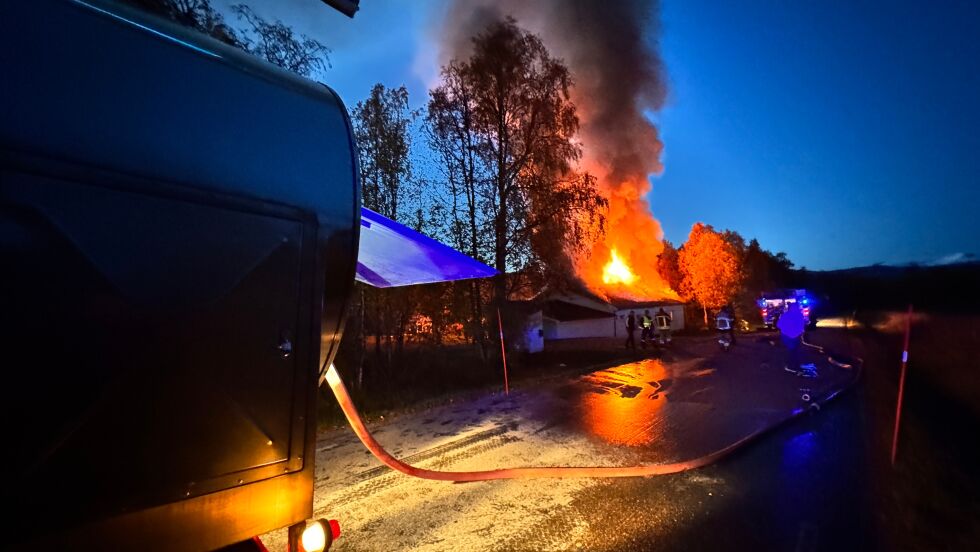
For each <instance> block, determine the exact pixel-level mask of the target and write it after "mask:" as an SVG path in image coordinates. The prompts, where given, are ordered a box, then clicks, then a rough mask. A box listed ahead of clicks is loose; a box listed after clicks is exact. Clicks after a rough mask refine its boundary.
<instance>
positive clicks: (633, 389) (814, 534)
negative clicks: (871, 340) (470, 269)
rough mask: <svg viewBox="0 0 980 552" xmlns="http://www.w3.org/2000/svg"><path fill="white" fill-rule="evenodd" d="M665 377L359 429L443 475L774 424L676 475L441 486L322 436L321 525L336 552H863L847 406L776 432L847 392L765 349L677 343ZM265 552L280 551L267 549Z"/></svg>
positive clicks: (576, 458) (640, 454) (274, 542)
mask: <svg viewBox="0 0 980 552" xmlns="http://www.w3.org/2000/svg"><path fill="white" fill-rule="evenodd" d="M675 345H676V347H675V348H674V349H673V350H672V351H671V352H670V353H668V354H667V355H665V356H664V358H663V360H662V361H643V362H639V363H633V364H626V365H623V366H618V367H612V368H607V369H604V370H600V371H597V372H594V373H591V374H587V375H585V376H580V377H579V376H573V377H566V378H564V379H562V378H558V379H555V380H553V381H550V382H548V383H546V384H542V385H538V386H535V387H531V388H528V389H520V390H517V391H516V392H512V393H511V395H510V396H509V397H502V396H500V395H496V396H484V397H477V398H472V397H470V398H467V399H465V400H461V401H458V402H456V403H454V404H449V405H444V406H442V407H436V408H433V409H428V410H425V411H421V412H411V413H406V414H403V415H400V416H396V417H394V418H393V419H388V420H385V421H384V422H382V423H380V424H376V425H375V426H374V427H372V431H373V432H374V433H375V435H376V437H377V438H378V439H379V441H381V442H382V444H383V445H385V446H386V447H387V448H388V450H389V451H391V452H392V453H393V454H395V455H397V456H399V457H401V458H403V459H405V460H406V461H409V462H410V463H413V464H415V465H419V466H422V467H427V468H432V469H448V470H472V469H491V468H497V467H516V466H522V465H524V466H527V465H537V466H547V465H577V466H583V465H631V464H635V463H663V462H671V461H677V460H687V459H690V458H693V457H696V456H699V455H701V454H705V453H708V452H711V451H712V449H716V448H718V447H720V446H724V445H725V444H728V443H730V442H733V441H734V440H737V439H738V438H740V436H743V435H744V434H746V433H751V432H753V431H755V430H757V429H759V428H761V427H768V426H772V425H775V424H779V425H778V427H776V428H775V429H774V430H772V431H770V432H768V433H766V434H764V435H763V436H761V437H759V438H757V439H756V440H754V441H752V442H751V443H749V444H748V445H746V446H744V447H743V448H741V449H739V450H738V451H737V452H735V453H733V454H732V455H730V456H728V457H726V458H724V459H723V460H721V461H719V462H717V463H715V464H713V465H710V466H707V467H703V468H699V469H696V470H691V471H687V472H683V473H679V474H675V475H667V476H658V477H650V478H627V479H571V480H533V481H527V480H524V481H492V482H484V483H468V484H461V485H460V484H457V485H453V484H448V483H445V482H431V481H423V480H418V479H413V478H410V477H407V476H404V475H402V474H399V473H395V472H391V471H390V470H388V469H387V468H386V467H384V466H380V465H379V464H378V462H377V461H376V460H375V459H374V458H373V457H370V456H369V455H367V454H366V451H365V450H363V448H362V447H361V446H360V444H359V443H358V442H357V441H356V439H355V438H354V437H353V435H351V434H350V432H349V431H348V430H346V429H343V428H342V429H337V430H334V431H331V432H327V433H325V434H322V435H321V436H320V439H319V443H320V444H319V446H318V454H317V474H318V477H317V487H316V493H315V509H316V512H315V514H316V516H329V517H333V518H337V519H339V520H340V521H341V524H342V526H344V528H345V535H344V536H343V537H342V538H341V539H340V541H339V542H338V543H337V544H336V550H409V549H420V550H576V549H584V550H709V549H710V550H745V549H749V548H761V549H764V550H851V549H862V550H867V549H869V548H873V547H874V545H875V544H876V543H874V542H873V541H872V535H873V529H872V524H873V518H872V516H871V513H870V512H871V511H872V509H871V508H872V507H871V504H870V500H871V491H870V481H871V478H870V474H869V473H868V467H867V466H868V462H867V455H866V453H867V451H866V450H865V445H864V433H863V431H864V430H863V423H864V420H863V417H862V416H863V414H862V410H861V408H860V397H859V396H858V393H860V389H859V388H856V389H855V390H853V391H850V392H846V393H844V394H843V395H841V396H839V397H838V398H837V399H835V400H834V401H833V402H832V403H830V404H829V405H827V406H825V407H824V408H823V409H822V410H819V411H815V410H810V411H808V412H806V413H804V414H803V415H802V416H797V417H795V418H793V419H792V420H790V421H788V422H782V420H785V419H786V418H787V417H788V416H790V415H792V414H793V413H794V412H799V411H800V410H801V409H803V407H805V406H806V403H803V402H802V401H801V398H800V394H799V391H798V389H799V387H800V386H801V385H807V386H811V387H813V388H814V389H815V394H817V395H826V394H828V393H830V392H833V391H834V390H835V389H839V388H840V387H842V386H843V385H844V384H845V383H846V381H849V380H850V379H851V375H849V374H846V373H844V372H841V371H840V370H839V369H838V368H835V367H832V366H830V365H828V364H826V363H825V362H821V359H820V357H819V356H818V355H815V354H814V353H813V352H810V353H809V355H810V357H809V358H808V359H807V360H815V361H817V362H818V364H820V370H821V377H820V378H818V379H817V380H806V381H804V379H801V378H798V377H796V376H794V375H791V374H787V373H786V372H784V371H783V370H782V363H781V360H782V357H781V355H782V353H781V351H780V350H779V349H778V348H775V347H772V346H770V345H769V344H768V342H766V341H765V340H761V339H752V340H748V341H745V342H741V343H739V345H738V347H736V349H734V350H733V351H732V352H731V353H720V352H719V351H718V350H717V347H715V346H713V342H712V340H703V339H702V340H690V341H687V342H685V341H683V340H681V341H679V342H678V343H676V344H675ZM264 540H265V541H266V543H267V544H268V545H269V546H270V549H277V548H279V547H280V546H281V544H282V535H269V536H267V537H266V538H265V539H264Z"/></svg>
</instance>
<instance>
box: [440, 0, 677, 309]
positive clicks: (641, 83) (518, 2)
mask: <svg viewBox="0 0 980 552" xmlns="http://www.w3.org/2000/svg"><path fill="white" fill-rule="evenodd" d="M659 13H660V11H659V5H658V3H657V2H655V1H642V0H622V1H618V0H617V1H613V0H610V1H605V2H603V1H599V0H456V1H455V2H454V3H453V4H452V5H451V6H450V8H449V10H448V11H447V14H446V17H445V20H444V21H443V24H442V27H441V29H440V31H439V33H438V35H437V36H439V37H440V38H439V40H440V44H441V47H442V49H441V51H440V61H441V62H442V63H446V62H448V61H449V60H450V59H453V58H466V57H467V56H468V55H469V53H470V51H471V47H472V41H471V38H472V37H473V36H474V35H475V34H477V33H479V32H480V31H482V30H483V29H484V28H485V27H486V26H487V25H488V24H490V23H493V22H495V21H499V20H501V19H503V18H505V17H508V16H510V17H513V18H514V19H515V20H517V24H518V26H520V27H523V28H525V29H527V30H529V31H531V32H533V33H535V34H537V35H538V36H540V37H541V39H542V40H543V42H544V44H545V46H546V47H547V48H548V49H549V50H550V51H551V53H552V54H553V55H554V56H556V57H559V58H561V59H563V60H564V61H565V63H566V65H568V67H569V69H570V71H571V73H572V77H573V79H574V81H575V84H574V87H573V89H572V100H573V101H574V102H575V104H576V106H577V108H578V114H579V119H580V122H581V126H580V135H581V140H582V150H583V153H582V166H583V168H584V169H585V170H587V171H589V172H590V173H592V174H594V175H595V176H596V177H597V178H598V182H599V185H600V189H601V191H602V193H603V195H605V196H606V198H607V199H608V200H609V212H608V213H607V215H608V216H607V224H606V228H607V235H606V237H605V238H604V239H603V240H602V241H600V242H598V243H596V244H594V246H593V247H592V251H591V252H590V254H589V255H587V256H584V257H583V258H581V259H578V260H576V270H577V272H578V273H579V275H580V276H581V277H582V279H583V280H584V281H585V283H586V284H588V285H589V287H591V288H592V289H593V290H595V291H597V292H600V293H603V294H607V295H620V296H632V297H634V298H638V299H639V298H644V299H646V298H649V299H653V298H665V297H672V296H674V294H673V293H672V292H671V291H670V288H669V286H667V285H666V284H665V283H664V282H663V280H662V279H661V278H660V275H659V273H658V272H657V270H656V257H657V255H658V254H659V253H660V251H661V250H662V249H663V244H662V242H661V241H660V240H661V239H662V237H663V232H662V230H661V228H660V223H659V222H657V220H656V219H654V218H653V215H652V213H651V212H650V207H649V205H648V204H647V202H646V200H645V197H646V195H647V193H648V192H649V191H650V182H649V176H650V175H651V174H658V173H660V172H661V171H662V170H663V165H662V164H661V162H660V154H661V151H662V150H663V144H662V143H661V142H660V138H659V136H658V133H657V129H656V128H655V127H654V126H653V125H652V124H651V123H650V121H649V120H648V119H647V118H646V116H645V113H646V112H647V111H650V110H657V109H659V108H660V107H662V106H663V103H664V100H665V98H666V94H667V89H666V78H665V75H664V66H663V62H662V61H661V59H660V56H659V54H658V52H657V47H658V43H657V41H658V38H659V35H660V25H659ZM613 250H615V251H617V252H618V254H619V257H620V258H621V259H623V260H624V261H625V262H626V263H627V264H628V266H629V267H630V268H631V269H632V270H633V272H634V273H635V274H636V275H637V276H638V277H639V278H638V280H639V282H642V284H641V285H633V286H630V287H629V289H625V288H621V289H611V288H610V287H609V286H608V285H603V281H602V274H603V268H604V266H605V264H606V263H607V262H608V260H609V259H610V258H611V253H612V251H613Z"/></svg>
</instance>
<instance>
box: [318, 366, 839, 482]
mask: <svg viewBox="0 0 980 552" xmlns="http://www.w3.org/2000/svg"><path fill="white" fill-rule="evenodd" d="M855 379H856V378H855ZM323 381H326V382H327V384H328V385H329V386H330V390H331V391H333V394H334V397H336V398H337V402H338V403H339V404H340V409H341V410H343V412H344V416H345V417H346V418H347V421H348V423H350V426H351V428H353V429H354V433H355V434H356V435H357V437H358V439H360V440H361V443H363V444H364V446H365V447H366V448H367V449H368V450H369V451H371V454H373V455H374V457H375V458H377V459H378V460H379V461H381V463H382V464H384V465H386V466H388V467H389V468H391V469H393V470H396V471H399V472H401V473H404V474H405V475H410V476H412V477H418V478H421V479H431V480H434V481H453V482H456V483H468V482H472V481H490V480H494V479H536V478H572V477H596V478H598V477H602V478H606V477H643V476H651V475H666V474H671V473H679V472H683V471H687V470H692V469H695V468H700V467H703V466H706V465H708V464H711V463H713V462H716V461H718V460H719V459H721V458H722V457H724V456H726V455H727V454H729V453H731V452H732V451H734V450H735V449H737V448H739V447H740V446H742V445H743V444H745V443H746V442H748V441H750V440H752V439H754V438H756V437H758V436H759V435H760V434H762V433H765V432H766V431H768V430H769V429H772V428H762V429H759V430H756V431H755V432H753V433H750V434H749V435H747V436H745V437H743V438H741V439H739V440H738V441H736V442H734V443H732V444H730V445H728V446H726V447H725V448H723V449H721V450H717V451H715V452H713V453H711V454H708V455H706V456H702V457H700V458H695V459H692V460H687V461H683V462H674V463H671V464H652V465H640V466H622V467H620V466H583V467H563V466H547V467H535V468H504V469H497V470H480V471H439V470H429V469H425V468H417V467H415V466H412V465H409V464H406V463H405V462H402V461H401V460H399V459H397V458H395V457H394V456H392V455H391V454H390V453H389V452H388V451H386V450H385V449H384V447H382V446H381V444H380V443H378V441H376V440H375V439H374V436H372V435H371V432H370V431H368V428H367V426H366V425H365V424H364V420H363V419H362V418H361V415H360V413H358V411H357V408H356V407H355V406H354V402H353V401H352V400H351V397H350V394H348V393H347V387H345V386H344V382H343V381H342V380H341V379H340V374H339V373H338V372H337V368H336V367H335V366H334V365H333V364H331V365H330V367H329V368H328V369H327V371H326V373H325V374H324V375H323V376H321V378H320V383H321V384H322V382H323ZM834 395H836V393H834ZM830 398H833V396H832V397H830ZM828 400H829V399H828Z"/></svg>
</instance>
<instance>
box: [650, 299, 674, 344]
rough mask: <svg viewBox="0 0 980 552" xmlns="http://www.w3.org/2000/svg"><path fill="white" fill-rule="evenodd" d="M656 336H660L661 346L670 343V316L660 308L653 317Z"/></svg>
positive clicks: (671, 318)
mask: <svg viewBox="0 0 980 552" xmlns="http://www.w3.org/2000/svg"><path fill="white" fill-rule="evenodd" d="M653 320H654V323H655V328H656V331H657V335H659V336H660V342H661V343H662V344H667V343H670V323H671V321H672V320H673V317H672V316H671V314H670V313H669V312H667V311H665V310H664V308H663V307H660V309H659V310H657V314H656V315H654V317H653Z"/></svg>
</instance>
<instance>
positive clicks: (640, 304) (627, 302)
mask: <svg viewBox="0 0 980 552" xmlns="http://www.w3.org/2000/svg"><path fill="white" fill-rule="evenodd" d="M612 304H613V305H615V307H616V309H618V310H625V309H650V308H654V307H667V306H681V305H683V304H684V303H683V302H681V301H675V300H673V299H665V300H663V301H633V300H631V299H613V300H612Z"/></svg>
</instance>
